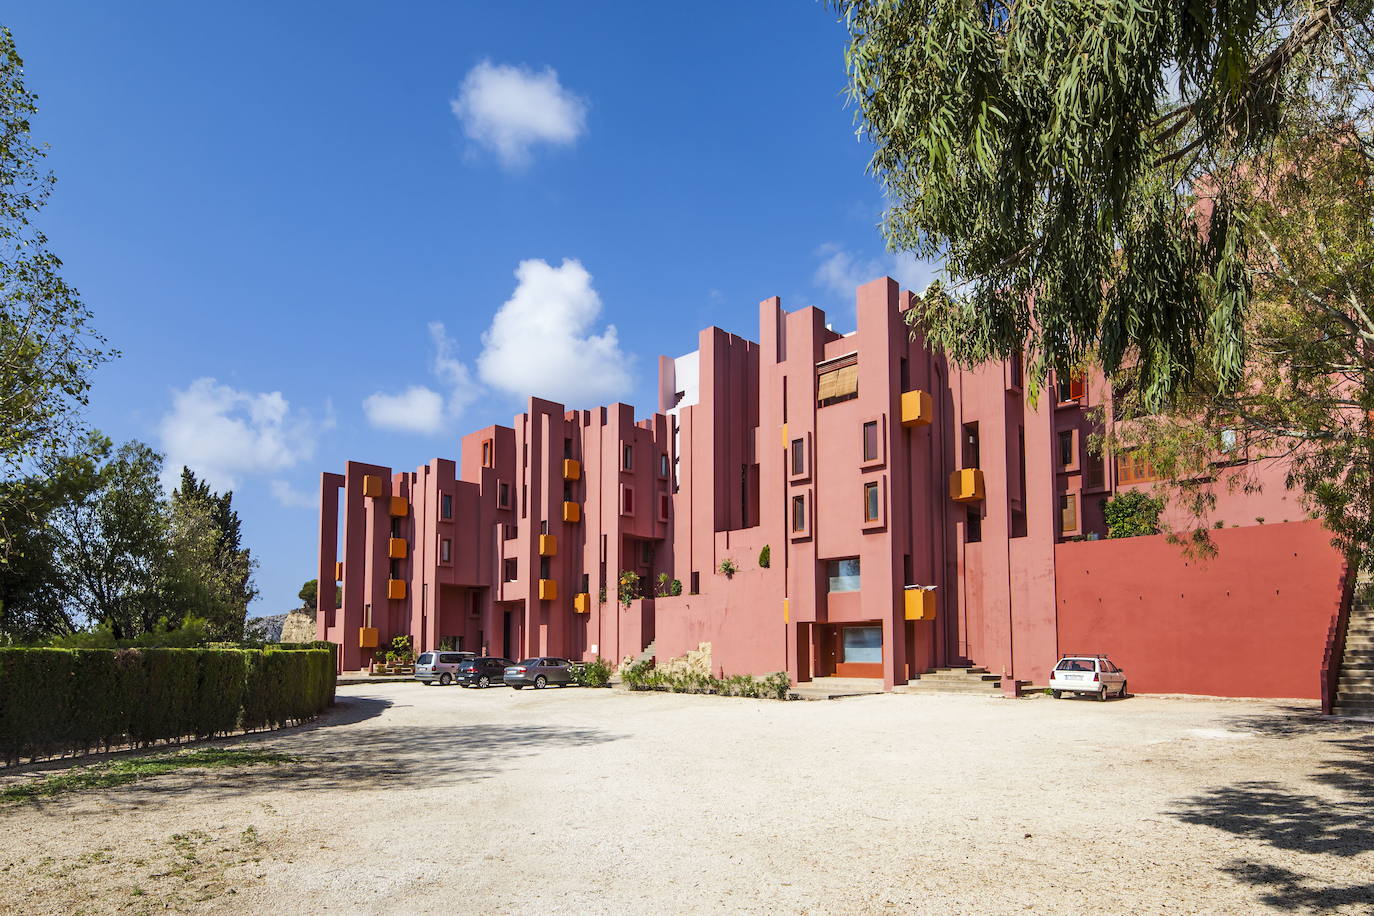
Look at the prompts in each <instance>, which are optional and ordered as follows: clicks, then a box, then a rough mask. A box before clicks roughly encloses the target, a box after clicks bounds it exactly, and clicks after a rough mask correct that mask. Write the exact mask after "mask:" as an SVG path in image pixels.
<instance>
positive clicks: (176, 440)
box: [159, 378, 329, 490]
mask: <svg viewBox="0 0 1374 916" xmlns="http://www.w3.org/2000/svg"><path fill="white" fill-rule="evenodd" d="M328 425H329V424H328V422H327V421H326V423H324V424H319V423H316V422H315V421H313V420H312V419H311V418H310V417H309V416H307V415H306V414H305V413H303V412H302V411H299V410H295V411H293V410H292V409H291V405H290V404H289V403H288V402H287V400H286V398H284V397H282V394H281V392H280V391H273V392H269V393H254V392H250V391H239V390H237V389H235V388H231V387H229V386H228V385H221V384H220V383H219V382H218V381H216V380H215V379H213V378H200V379H196V380H195V381H194V382H192V383H191V384H190V385H189V386H187V387H186V389H185V390H182V391H177V390H174V391H173V392H172V410H171V412H170V413H168V414H167V415H166V416H164V417H163V418H162V421H161V423H160V425H159V434H160V436H161V443H162V450H163V452H164V453H165V454H166V456H167V461H166V468H165V470H164V472H163V473H164V483H166V484H168V486H171V485H174V484H175V482H176V481H177V480H178V479H179V478H180V476H181V468H182V466H183V465H185V466H187V467H189V468H191V469H192V470H193V471H195V472H196V473H197V474H199V475H200V476H201V477H203V478H204V479H206V480H208V481H209V482H210V484H211V485H212V486H214V487H215V488H216V489H221V490H224V489H232V488H234V487H235V486H237V484H238V482H239V480H240V479H241V478H243V477H244V476H252V475H256V474H271V473H275V472H277V471H281V470H284V469H286V468H289V467H292V466H293V465H295V464H298V463H299V462H301V461H304V460H306V459H308V458H310V457H311V456H312V455H313V454H314V452H315V435H316V433H317V431H318V430H319V429H321V428H327V427H328Z"/></svg>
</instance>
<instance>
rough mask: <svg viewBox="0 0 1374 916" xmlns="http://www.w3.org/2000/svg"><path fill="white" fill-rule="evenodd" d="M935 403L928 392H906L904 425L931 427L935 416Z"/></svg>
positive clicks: (903, 402) (903, 399) (903, 404)
mask: <svg viewBox="0 0 1374 916" xmlns="http://www.w3.org/2000/svg"><path fill="white" fill-rule="evenodd" d="M934 403H935V402H934V401H932V400H931V397H930V393H929V392H927V391H905V392H903V393H902V425H903V426H929V425H930V421H931V419H932V418H933V416H934V411H935V407H934Z"/></svg>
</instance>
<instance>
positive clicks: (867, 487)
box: [864, 483, 878, 522]
mask: <svg viewBox="0 0 1374 916" xmlns="http://www.w3.org/2000/svg"><path fill="white" fill-rule="evenodd" d="M877 520H878V485H877V484H876V483H866V484H864V521H866V522H876V521H877Z"/></svg>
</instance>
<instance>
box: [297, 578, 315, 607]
mask: <svg viewBox="0 0 1374 916" xmlns="http://www.w3.org/2000/svg"><path fill="white" fill-rule="evenodd" d="M319 593H320V580H319V579H309V580H307V581H306V583H305V584H304V585H302V586H301V590H300V591H299V592H297V597H298V598H300V599H301V607H304V608H310V609H311V610H314V608H315V604H316V602H317V600H318V597H319Z"/></svg>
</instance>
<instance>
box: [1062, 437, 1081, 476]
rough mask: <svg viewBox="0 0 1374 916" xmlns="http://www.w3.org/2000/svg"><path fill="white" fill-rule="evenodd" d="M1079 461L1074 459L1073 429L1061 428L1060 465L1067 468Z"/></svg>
mask: <svg viewBox="0 0 1374 916" xmlns="http://www.w3.org/2000/svg"><path fill="white" fill-rule="evenodd" d="M1077 463H1078V462H1076V461H1074V454H1073V430H1071V429H1065V430H1061V431H1060V433H1059V467H1060V468H1062V469H1065V470H1067V469H1068V468H1071V467H1073V466H1074V465H1075V464H1077Z"/></svg>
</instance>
